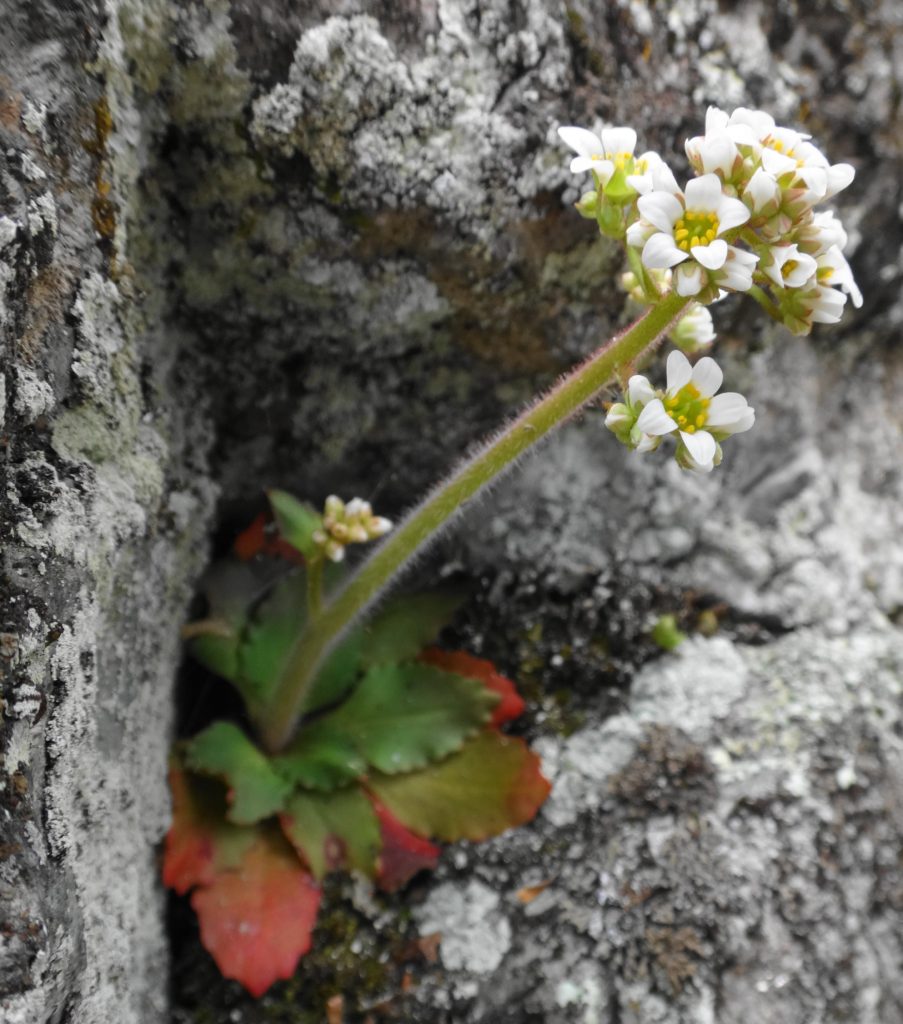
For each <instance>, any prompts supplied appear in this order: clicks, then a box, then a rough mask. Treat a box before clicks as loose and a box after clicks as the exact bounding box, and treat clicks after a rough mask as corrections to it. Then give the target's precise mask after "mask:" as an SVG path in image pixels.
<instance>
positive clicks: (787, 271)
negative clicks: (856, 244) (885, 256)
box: [759, 245, 846, 288]
mask: <svg viewBox="0 0 903 1024" xmlns="http://www.w3.org/2000/svg"><path fill="white" fill-rule="evenodd" d="M844 262H846V261H844ZM759 266H760V267H761V268H762V271H763V272H764V273H765V274H767V275H768V277H769V278H770V279H771V280H772V281H774V283H775V284H776V285H777V286H778V288H801V287H802V286H803V285H804V284H805V283H806V282H807V281H808V280H809V279H810V278H811V277H812V276H813V274H814V273H815V271H816V270H817V269H818V268H817V264H816V262H815V260H814V259H812V257H811V256H807V255H806V254H805V253H802V252H800V251H799V248H798V247H797V246H795V245H772V246H770V247H769V248H768V250H767V251H766V255H765V256H764V257H763V258H762V259H761V260H760V261H759Z"/></svg>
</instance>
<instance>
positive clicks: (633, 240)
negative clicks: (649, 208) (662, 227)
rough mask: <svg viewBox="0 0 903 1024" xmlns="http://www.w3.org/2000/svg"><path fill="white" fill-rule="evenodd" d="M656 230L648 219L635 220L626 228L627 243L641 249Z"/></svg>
mask: <svg viewBox="0 0 903 1024" xmlns="http://www.w3.org/2000/svg"><path fill="white" fill-rule="evenodd" d="M657 230H658V229H657V228H656V227H655V226H654V225H652V224H650V223H649V221H648V220H643V219H642V218H641V219H639V220H635V221H634V222H633V223H632V224H631V225H630V227H629V228H628V229H627V235H626V238H627V244H628V245H632V246H633V247H634V249H642V248H643V246H644V245H645V244H646V242H648V241H649V239H650V238H651V237H652V236H653V235H654V234H655V233H656V232H657Z"/></svg>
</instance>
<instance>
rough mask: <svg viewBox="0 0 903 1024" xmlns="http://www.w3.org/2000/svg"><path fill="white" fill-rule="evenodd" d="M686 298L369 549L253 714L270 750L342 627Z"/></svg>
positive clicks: (566, 383)
mask: <svg viewBox="0 0 903 1024" xmlns="http://www.w3.org/2000/svg"><path fill="white" fill-rule="evenodd" d="M690 301H691V299H689V298H684V297H682V296H680V295H676V294H670V295H667V296H666V297H665V298H663V299H662V300H661V301H660V302H658V303H657V304H656V305H654V306H652V307H651V308H650V309H648V310H647V311H646V312H645V313H644V314H643V315H642V316H641V317H640V318H639V320H637V321H636V322H635V323H634V324H633V325H632V326H631V327H629V328H628V329H627V330H626V331H624V332H623V333H622V334H620V335H618V336H617V337H616V338H614V339H612V340H611V341H610V342H608V344H606V345H604V346H603V347H602V348H600V349H598V350H597V351H596V352H595V353H594V354H593V355H591V356H590V357H589V359H587V360H586V361H585V362H584V363H582V364H581V365H580V366H577V367H576V368H575V369H573V370H571V371H570V372H569V373H568V374H567V375H565V376H564V377H563V378H562V379H561V380H560V381H559V383H558V384H557V385H556V386H555V387H554V388H552V390H551V391H549V392H548V393H547V394H546V395H543V396H541V397H539V398H538V399H536V401H535V402H534V403H533V404H532V405H530V406H529V407H528V408H527V409H526V411H525V412H523V413H522V414H521V415H520V416H518V417H517V419H515V420H513V421H512V422H511V423H509V424H508V425H507V426H506V427H505V428H504V429H503V430H502V431H501V432H500V433H499V434H498V435H496V436H495V437H493V438H491V439H490V440H489V441H488V442H486V443H485V444H484V446H483V447H482V448H481V449H479V450H478V451H477V453H476V454H475V455H474V456H473V457H471V458H470V459H468V460H467V461H465V462H464V463H462V464H461V465H460V466H459V467H458V468H457V469H456V470H454V471H453V472H452V474H451V476H449V477H448V479H447V480H445V481H444V482H443V483H441V484H439V485H438V486H437V487H436V488H435V489H434V490H433V491H432V492H431V493H430V494H429V495H428V496H427V497H426V498H425V500H424V501H423V502H421V504H419V505H418V506H416V507H415V508H414V509H413V510H412V511H411V512H410V513H409V514H408V515H407V516H406V518H405V519H404V520H403V521H402V522H401V523H400V524H399V526H398V527H397V528H396V529H395V530H394V531H393V532H392V533H391V534H390V535H389V536H388V537H387V538H386V539H385V540H384V541H383V542H382V543H381V544H380V545H379V547H378V548H376V549H375V550H374V551H373V553H372V554H371V555H370V556H369V558H367V559H366V560H365V561H364V562H363V563H362V564H361V566H360V568H359V569H358V570H357V572H356V573H355V574H354V575H353V576H352V577H351V578H350V579H349V580H348V581H347V583H346V584H345V586H344V587H343V588H342V590H340V591H339V592H338V593H337V594H336V595H335V596H334V597H332V598H331V599H330V600H329V601H328V602H327V603H326V604H325V605H324V607H323V609H322V611H321V613H320V614H319V615H318V616H316V617H315V621H313V622H311V623H310V624H309V626H308V628H307V629H305V630H303V631H302V632H301V634H300V636H299V637H298V640H297V641H296V643H295V646H294V648H293V649H292V651H291V654H290V655H289V658H288V661H287V663H286V667H285V670H284V672H283V675H282V678H281V679H280V680H279V684H278V686H277V689H276V693H275V696H274V698H273V700H272V701H271V703H270V704H269V706H268V707H267V708H266V709H265V712H264V713H263V714H262V715H261V716H260V717H259V718H258V723H257V724H258V727H259V730H260V733H261V737H262V739H263V742H264V744H265V745H266V747H267V748H268V749H269V750H271V751H277V750H281V749H282V748H283V747H284V746H285V744H286V743H288V742H289V740H291V738H292V736H293V735H294V733H295V730H296V728H297V726H298V722H299V720H300V717H301V714H302V713H303V710H304V702H305V699H306V697H307V694H308V692H309V690H310V686H311V684H312V683H313V681H314V679H315V678H316V674H317V671H318V669H319V667H320V666H321V665H322V663H323V659H324V658H325V657H326V656H327V655H328V654H329V653H330V652H331V651H332V649H333V648H334V647H335V645H336V643H337V641H338V640H340V639H341V637H342V635H343V634H344V632H345V630H347V629H348V627H349V626H350V625H351V624H352V623H353V622H355V621H356V620H357V619H358V618H359V617H360V616H361V615H362V614H363V613H364V612H366V611H367V609H368V608H370V607H371V606H372V605H373V604H374V603H375V602H376V601H377V600H379V598H380V597H381V596H382V595H383V594H384V593H385V591H386V590H387V589H388V588H389V587H391V586H392V585H393V584H394V583H395V582H396V580H397V578H398V577H399V575H400V574H401V572H402V571H403V569H404V568H405V566H406V565H407V563H408V562H410V560H411V559H412V558H413V557H414V556H416V555H417V554H419V553H420V552H421V551H422V550H424V549H425V547H426V546H427V545H428V544H429V543H430V541H431V540H433V539H434V538H435V537H436V536H437V535H438V533H439V531H440V530H441V528H442V527H443V526H444V525H445V524H446V523H447V522H448V521H449V520H450V519H451V518H452V517H453V516H454V515H455V514H456V513H457V512H458V511H460V510H461V509H462V508H463V507H464V506H465V504H466V503H467V502H468V501H469V500H470V499H472V498H473V497H474V496H475V495H476V494H478V493H479V492H480V491H481V490H482V489H483V488H484V487H485V486H486V485H487V484H489V483H491V482H492V481H493V480H495V479H496V478H497V477H498V476H499V475H500V474H501V473H503V472H504V471H505V470H506V469H507V468H508V467H510V466H511V465H512V464H513V463H514V462H515V461H516V460H517V459H518V458H519V457H520V456H521V455H522V454H523V453H524V452H526V451H527V450H528V449H530V448H532V447H533V445H535V444H536V443H537V442H538V441H540V440H541V439H542V438H544V437H545V436H546V435H547V434H548V433H549V432H550V431H551V430H552V429H554V428H555V427H557V426H559V425H560V424H562V423H564V422H565V421H567V420H568V419H570V417H571V416H573V415H574V413H576V412H578V411H579V410H580V409H581V408H582V407H583V406H584V405H586V403H587V402H589V401H590V400H591V399H593V398H594V397H595V396H596V395H597V394H598V393H599V391H600V390H601V389H602V388H603V387H605V385H606V384H608V383H609V382H610V381H611V380H612V378H613V377H614V376H615V374H616V373H617V371H618V369H619V367H623V366H626V365H628V364H630V363H632V362H633V361H634V360H635V359H636V358H637V357H638V356H639V355H641V354H642V353H643V352H645V351H646V350H647V349H649V348H651V347H652V346H653V345H654V344H655V343H656V342H657V341H658V340H659V339H660V338H661V337H662V335H663V334H664V333H665V332H666V331H667V330H668V328H670V327H671V326H672V325H673V324H674V322H675V321H676V320H677V318H678V317H679V316H680V315H681V313H682V312H683V311H684V309H685V308H686V307H687V305H688V304H689V303H690Z"/></svg>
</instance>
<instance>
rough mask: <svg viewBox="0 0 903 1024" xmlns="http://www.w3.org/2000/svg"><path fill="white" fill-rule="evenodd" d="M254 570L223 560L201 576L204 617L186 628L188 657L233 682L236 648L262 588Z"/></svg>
mask: <svg viewBox="0 0 903 1024" xmlns="http://www.w3.org/2000/svg"><path fill="white" fill-rule="evenodd" d="M265 585H266V584H265V583H264V582H263V581H262V580H261V578H260V572H259V571H258V570H257V568H256V567H252V566H250V565H246V564H243V563H240V562H233V561H226V562H222V563H220V564H219V565H216V566H214V567H213V569H211V570H210V571H209V572H208V573H207V574H206V575H205V577H204V582H203V591H204V595H205V597H206V598H207V604H208V610H207V616H206V618H205V619H204V620H203V621H202V622H196V623H191V624H189V626H188V627H187V632H188V634H189V636H190V637H191V639H190V640H189V650H190V651H191V655H192V657H193V658H195V659H196V660H197V661H199V662H200V663H201V664H202V665H204V666H205V667H207V668H209V669H210V671H211V672H215V673H216V674H217V675H220V676H223V677H224V678H225V679H228V680H230V682H233V683H234V682H237V680H238V677H239V672H238V647H239V643H240V641H241V635H242V631H243V630H244V627H245V623H246V621H247V617H248V609H249V608H250V607H251V604H252V602H253V601H254V599H255V597H256V596H257V595H258V594H259V593H260V591H261V589H262V588H263V587H265Z"/></svg>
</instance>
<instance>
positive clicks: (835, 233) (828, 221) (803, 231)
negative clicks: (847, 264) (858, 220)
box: [794, 210, 847, 257]
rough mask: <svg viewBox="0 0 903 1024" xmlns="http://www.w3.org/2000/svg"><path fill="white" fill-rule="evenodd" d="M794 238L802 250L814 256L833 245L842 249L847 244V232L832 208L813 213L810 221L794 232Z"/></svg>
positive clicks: (819, 254) (824, 251)
mask: <svg viewBox="0 0 903 1024" xmlns="http://www.w3.org/2000/svg"><path fill="white" fill-rule="evenodd" d="M794 238H795V239H796V241H797V243H798V245H799V247H800V249H802V250H803V252H806V253H808V254H809V255H810V256H815V257H818V256H821V255H822V254H823V253H826V252H827V251H828V250H829V249H831V248H833V247H834V246H837V248H838V249H844V248H845V247H846V244H847V233H846V231H844V228H843V224H841V222H840V220H839V219H838V218H837V216H836V215H835V213H834V211H833V210H823V211H822V212H820V213H816V214H813V216H812V219H811V220H810V221H808V222H807V223H805V224H803V225H802V226H801V227H799V228H798V229H797V230H796V231H795V232H794Z"/></svg>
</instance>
